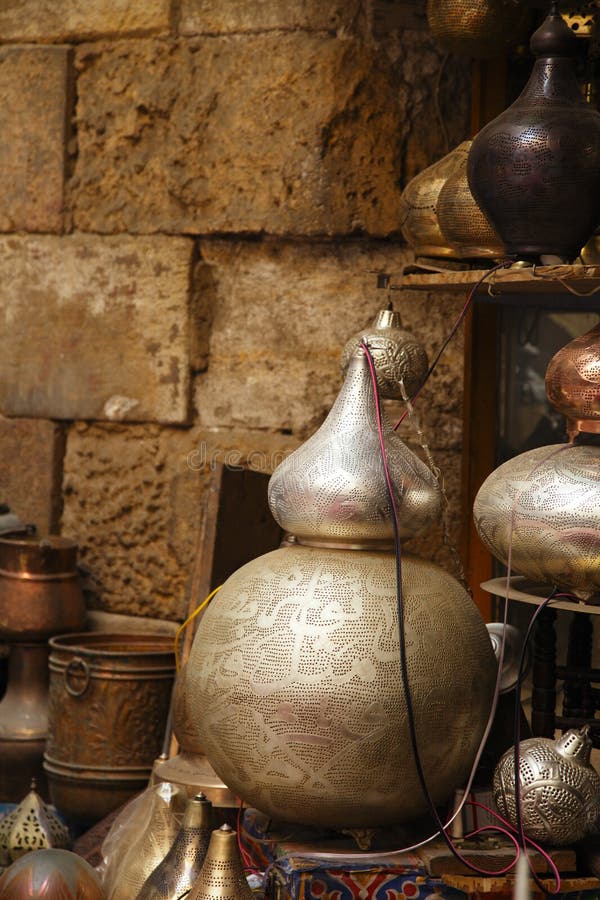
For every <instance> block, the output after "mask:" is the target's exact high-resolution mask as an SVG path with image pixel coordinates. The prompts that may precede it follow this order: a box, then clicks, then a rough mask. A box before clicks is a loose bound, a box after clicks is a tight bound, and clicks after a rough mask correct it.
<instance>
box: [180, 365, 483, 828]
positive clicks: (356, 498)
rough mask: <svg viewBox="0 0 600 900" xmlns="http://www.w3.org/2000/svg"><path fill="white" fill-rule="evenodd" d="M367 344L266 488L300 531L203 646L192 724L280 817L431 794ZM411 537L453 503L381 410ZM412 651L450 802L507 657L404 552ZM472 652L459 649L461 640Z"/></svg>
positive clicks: (217, 760) (194, 679) (392, 810)
mask: <svg viewBox="0 0 600 900" xmlns="http://www.w3.org/2000/svg"><path fill="white" fill-rule="evenodd" d="M375 416H376V413H375V393H374V390H373V384H372V381H371V378H370V374H369V368H368V365H367V360H366V358H365V355H364V352H361V353H360V354H358V353H357V354H356V355H353V356H352V357H351V359H350V362H349V365H348V369H347V374H346V379H345V382H344V385H343V386H342V389H341V391H340V393H339V395H338V398H337V400H336V401H335V403H334V405H333V407H332V410H331V412H330V413H329V416H328V417H327V418H326V420H325V422H324V423H323V425H322V426H321V427H320V428H319V430H318V431H317V432H316V433H315V434H314V435H313V436H312V437H311V438H310V439H309V440H308V441H307V442H306V443H305V444H304V445H302V446H301V447H300V448H299V449H298V450H296V451H295V452H294V453H292V454H291V455H290V456H289V457H287V459H286V460H285V461H284V462H283V463H282V464H281V465H280V466H279V467H278V468H277V469H276V470H275V472H274V474H273V476H272V479H271V482H270V486H269V503H270V507H271V511H272V513H273V515H274V516H275V518H276V520H277V521H278V522H279V524H280V525H281V526H282V528H284V529H285V530H286V531H288V532H291V533H292V534H293V535H295V538H296V542H295V544H293V545H291V546H287V547H282V548H281V549H279V550H275V551H273V552H271V553H268V554H266V555H264V556H261V557H259V558H258V559H255V560H253V561H252V562H250V563H248V564H247V565H245V566H243V567H242V568H241V569H239V570H238V571H237V572H235V573H234V574H233V575H232V576H231V577H230V578H229V579H228V580H227V581H226V582H225V584H224V586H223V587H222V588H221V590H220V591H219V593H218V594H217V596H216V597H215V599H214V600H213V601H212V603H211V605H210V606H209V607H208V609H207V611H206V613H205V614H204V617H203V619H202V622H201V625H200V628H199V629H198V632H197V634H196V637H195V640H194V644H193V647H192V651H191V654H190V658H189V662H188V667H187V678H188V679H189V695H190V698H191V703H190V708H191V711H192V715H191V717H190V718H191V724H192V725H193V727H194V728H195V729H196V731H197V733H198V735H199V736H200V740H201V742H202V745H203V746H204V748H205V752H206V754H207V756H208V758H209V760H210V762H211V764H212V765H213V766H214V768H215V770H216V771H217V773H218V774H219V776H220V777H221V778H222V779H223V781H224V782H225V783H226V784H228V785H229V787H230V788H231V789H232V790H233V791H234V792H235V793H237V794H238V795H239V796H240V797H242V798H243V800H244V801H245V802H246V803H248V804H250V805H252V806H255V807H257V808H258V809H259V810H261V811H263V812H265V813H267V814H268V815H270V816H271V817H273V818H275V819H280V820H281V819H283V820H286V821H294V822H302V823H307V824H317V825H321V826H326V827H332V828H363V827H377V826H383V825H386V824H389V823H399V822H403V821H408V820H410V819H413V818H415V817H418V816H419V815H420V814H422V813H423V812H424V811H425V810H426V809H427V804H426V801H425V797H424V795H423V793H422V789H421V785H420V782H419V778H418V773H417V770H416V766H415V762H414V759H413V758H412V756H411V753H410V751H409V750H408V749H407V748H408V747H409V740H410V736H409V730H410V729H409V723H408V721H407V712H406V702H405V693H404V691H403V685H402V675H401V666H400V659H399V635H398V606H397V583H396V557H395V553H394V551H393V547H394V538H393V520H392V511H391V506H390V499H389V496H390V495H389V494H388V493H387V492H386V482H385V474H384V469H383V463H382V456H381V446H380V443H379V437H378V434H377V426H376V418H375ZM383 440H384V442H385V446H386V451H387V457H388V465H389V469H390V477H391V481H392V488H393V496H394V497H395V501H396V505H397V508H398V511H399V519H400V523H399V524H400V532H401V534H402V536H403V537H409V536H412V535H414V534H416V533H422V532H424V531H427V529H428V528H429V527H430V526H431V524H432V523H433V522H434V521H435V520H436V519H437V517H438V515H439V510H440V490H439V486H438V484H437V481H436V479H435V478H434V476H433V475H432V473H431V472H430V471H429V469H428V468H427V467H426V466H425V465H424V463H422V462H421V460H420V459H418V458H417V457H416V456H415V455H414V454H413V453H412V452H411V451H410V450H409V449H408V448H407V447H406V446H405V445H404V444H403V443H402V441H401V440H400V438H399V437H398V435H397V434H396V433H395V432H394V431H393V430H392V428H391V426H390V425H389V423H387V421H384V423H383ZM402 589H403V598H404V626H405V634H406V647H407V648H409V649H408V654H407V667H408V673H409V679H410V689H411V694H412V705H413V709H414V714H415V720H416V729H417V733H418V736H419V738H420V744H421V747H420V751H421V754H420V755H421V757H422V759H421V762H422V764H423V768H424V771H425V774H426V777H427V783H428V787H429V790H430V792H431V794H432V796H433V798H434V801H435V802H436V803H443V802H445V801H446V800H447V799H448V798H449V797H450V796H451V795H452V793H453V791H454V789H455V788H456V786H457V785H459V784H461V783H462V781H463V779H465V778H466V776H467V774H468V772H469V770H470V768H471V765H472V762H473V758H474V755H475V751H476V749H477V746H478V744H479V741H480V739H481V735H482V733H483V729H484V726H485V722H486V720H487V716H488V714H489V705H490V701H491V695H492V690H493V682H494V678H495V671H496V663H495V658H494V654H493V650H492V647H491V644H490V640H489V637H488V633H487V631H486V629H485V626H484V624H483V622H482V620H481V618H480V616H479V613H478V611H477V610H476V608H475V606H474V604H473V603H472V601H471V599H470V598H469V596H468V595H467V593H466V591H465V590H464V589H463V588H462V587H461V585H460V584H459V583H458V582H457V581H455V580H454V579H453V578H452V577H451V576H449V575H448V574H447V573H446V572H444V571H443V570H442V569H441V568H439V567H438V566H437V565H435V564H433V563H431V562H426V561H425V560H421V559H419V558H417V557H415V556H409V555H408V554H403V556H402ZM458 647H460V651H459V652H457V648H458Z"/></svg>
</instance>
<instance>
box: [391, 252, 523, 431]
mask: <svg viewBox="0 0 600 900" xmlns="http://www.w3.org/2000/svg"><path fill="white" fill-rule="evenodd" d="M509 266H512V260H508V261H506V262H501V263H498V265H496V266H492V268H491V269H488V270H487V272H485V273H484V274H483V275H482V277H481V278H480V279H479V281H477V282H476V283H475V284H474V285H473V287H472V288H471V290H470V291H469V294H468V296H467V301H466V303H465V305H464V306H463V308H462V309H461V311H460V312H459V314H458V316H457V318H456V320H455V322H454V325H453V326H452V328H451V329H450V334H449V335H448V337H447V338H446V340H445V341H444V343H443V344H442V346H441V347H440V349H439V351H438V353H437V356H436V357H435V359H434V361H433V362H432V363H431V365H430V366H429V368H428V370H427V374H426V375H425V378H424V379H423V383H422V384H421V387H420V388H419V390H418V391H417V392H416V394H414V396H413V397H411V398H410V399H411V403H415V402H416V401H417V399H418V397H419V395H420V393H421V391H422V390H423V388H424V387H425V385H426V384H427V382H428V381H429V377H430V376H431V375H432V374H433V372H434V370H435V369H436V367H437V364H438V363H439V361H440V359H441V357H442V354H443V353H444V351H445V349H446V347H447V346H448V344H449V343H450V341H451V340H452V338H453V337H454V335H455V334H456V332H457V331H458V329H459V327H460V325H461V323H462V321H463V319H464V317H465V316H466V314H467V312H468V311H469V307H470V306H471V303H472V301H473V297H474V296H475V292H476V291H477V289H478V288H479V287H481V285H482V284H483V282H484V281H485V280H486V279H487V278H489V277H490V275H493V274H494V272H497V271H498V269H507V268H508V267H509ZM407 415H408V410H405V411H404V412H403V413H402V415H401V416H400V418H399V419H398V421H397V422H396V424H395V425H394V431H396V430H397V429H398V427H399V426H400V424H401V423H402V422H403V421H404V419H405V418H406V416H407Z"/></svg>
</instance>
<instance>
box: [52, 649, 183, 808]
mask: <svg viewBox="0 0 600 900" xmlns="http://www.w3.org/2000/svg"><path fill="white" fill-rule="evenodd" d="M49 666H50V698H49V710H48V741H47V744H46V753H45V754H44V769H45V771H46V775H47V777H48V784H49V788H50V797H51V799H52V802H53V803H54V805H55V806H56V807H57V808H58V809H59V810H60V811H61V812H63V813H64V814H65V815H66V816H68V817H69V818H70V819H72V820H73V821H76V822H79V823H82V824H86V825H87V824H91V823H93V822H96V821H98V820H99V819H102V818H103V817H104V816H105V815H107V814H108V813H109V812H111V811H112V810H114V809H116V808H117V807H118V806H120V805H121V804H122V803H124V802H125V801H126V800H128V799H129V798H130V797H131V796H133V795H134V794H135V793H137V792H138V791H140V790H142V789H143V788H144V787H145V786H146V785H147V783H148V779H149V777H150V774H151V771H152V764H153V762H154V759H155V758H156V757H157V756H158V755H159V753H160V750H161V745H162V742H163V737H164V732H165V727H166V721H167V716H168V711H169V703H170V698H171V689H172V685H173V677H174V672H175V661H174V652H173V639H172V638H171V637H170V636H167V635H165V636H163V635H146V634H144V635H141V634H105V633H102V632H98V633H89V634H70V635H63V636H60V637H55V638H52V639H51V640H50V660H49Z"/></svg>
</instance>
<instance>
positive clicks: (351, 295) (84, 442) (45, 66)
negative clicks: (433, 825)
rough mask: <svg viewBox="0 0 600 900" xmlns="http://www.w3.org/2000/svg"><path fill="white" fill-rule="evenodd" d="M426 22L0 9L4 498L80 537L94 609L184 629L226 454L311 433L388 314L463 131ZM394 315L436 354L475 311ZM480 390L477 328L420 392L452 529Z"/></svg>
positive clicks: (255, 462) (385, 5) (128, 8)
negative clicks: (439, 175) (474, 341)
mask: <svg viewBox="0 0 600 900" xmlns="http://www.w3.org/2000/svg"><path fill="white" fill-rule="evenodd" d="M424 6H425V4H424V0H347V2H341V0H320V2H313V0H302V2H300V0H228V2H226V3H223V2H222V0H145V2H144V3H141V2H139V0H110V2H108V0H95V2H94V3H88V2H83V0H63V2H61V3H60V4H57V3H55V2H53V0H24V2H22V3H20V4H16V5H15V4H3V5H1V8H0V36H1V37H0V40H1V41H2V45H1V46H0V87H1V88H2V92H3V97H4V99H5V102H4V103H3V104H2V108H1V109H0V125H1V126H2V133H3V135H4V140H3V141H2V146H1V147H0V163H1V164H0V328H1V331H2V336H3V342H2V346H3V353H2V354H1V355H0V460H1V461H2V462H0V500H6V501H7V502H9V503H11V504H12V506H13V508H14V510H15V511H16V512H17V513H18V514H20V515H21V517H22V518H24V519H26V520H28V521H34V522H36V523H37V524H38V526H39V527H40V530H41V531H42V532H44V531H62V533H64V534H68V535H70V536H72V537H74V538H75V539H77V540H78V542H79V543H80V547H81V560H82V563H83V565H84V566H85V568H86V569H87V570H88V572H89V580H90V584H91V585H92V587H93V600H92V602H93V603H94V605H96V606H97V607H99V608H102V609H106V610H109V611H113V612H128V613H134V614H143V615H153V616H158V617H163V618H169V619H178V618H181V617H182V615H183V613H184V609H185V602H186V585H187V583H188V578H189V573H190V569H191V564H192V559H193V553H194V547H195V543H196V539H197V535H198V529H199V521H200V513H201V505H202V498H203V495H204V492H205V490H206V485H207V480H208V474H209V471H210V466H211V462H213V461H218V462H228V461H229V462H234V463H235V464H247V465H250V466H252V467H254V468H259V469H262V470H264V471H270V470H271V469H272V468H273V466H274V465H275V464H276V463H277V461H278V460H280V459H281V458H282V456H283V455H284V454H285V453H288V452H289V451H290V450H292V449H293V448H294V447H296V446H297V445H298V443H299V442H300V441H301V440H302V439H304V438H305V437H306V436H308V435H309V434H310V433H312V431H314V429H315V428H316V427H317V426H318V425H319V423H320V422H321V421H322V419H323V417H324V415H325V413H326V411H327V409H328V407H329V405H330V404H331V401H332V399H333V398H334V396H335V394H336V391H337V389H338V387H339V384H340V376H339V371H338V357H339V352H340V349H341V346H342V345H343V344H344V342H345V341H346V340H347V338H348V337H349V336H350V335H351V334H352V333H353V332H355V331H356V330H358V329H359V328H361V327H362V326H364V325H365V324H367V323H368V322H369V320H370V319H371V318H372V317H373V315H374V313H375V312H376V311H377V310H378V309H379V308H380V307H381V306H382V305H385V303H386V302H387V296H386V295H385V292H383V291H381V290H377V288H376V273H377V272H381V271H385V272H391V273H396V274H398V273H399V272H400V270H401V268H402V266H403V264H404V263H405V262H407V261H408V260H409V259H410V254H409V253H408V251H407V249H406V247H405V246H404V245H403V243H402V239H401V236H400V228H399V224H400V223H399V215H398V201H399V197H400V193H401V191H402V188H403V186H404V184H405V183H406V181H407V180H408V179H409V178H410V177H412V175H414V174H415V173H416V172H417V171H419V170H420V169H422V168H423V167H424V166H426V165H428V164H429V163H431V162H433V161H434V160H435V159H437V158H439V157H440V156H442V155H443V154H444V153H445V152H446V150H447V142H449V144H450V146H454V145H455V144H457V143H458V142H459V141H460V140H462V139H463V138H464V137H465V136H466V134H467V130H468V109H469V91H468V87H469V70H468V65H467V64H465V63H463V62H459V61H456V60H453V59H443V57H442V54H441V52H440V51H439V50H438V49H437V48H436V47H435V45H434V44H433V42H432V39H431V37H430V35H429V32H428V30H427V26H426V19H425V14H424ZM440 118H441V119H443V122H444V127H441V126H440ZM393 300H394V302H395V305H396V308H398V309H399V310H400V311H401V313H402V316H403V320H404V323H405V325H406V326H407V327H409V328H410V329H411V330H413V331H414V333H415V334H417V335H419V336H420V337H421V339H422V340H423V341H424V343H425V345H426V347H427V349H428V352H429V354H430V355H433V354H434V353H435V351H436V349H437V348H438V347H439V345H440V343H441V341H442V340H443V337H444V336H445V334H446V333H447V331H448V329H449V327H450V325H451V323H452V321H453V319H454V317H455V315H456V313H457V311H458V309H459V307H460V305H461V303H462V300H457V299H456V298H449V297H447V296H426V295H422V294H410V293H400V292H398V293H395V292H394V294H393ZM461 393H462V345H461V341H460V338H458V339H457V340H456V342H455V343H454V344H453V345H452V346H451V348H450V350H449V351H448V353H447V354H446V356H445V358H444V360H443V363H442V364H441V365H440V367H439V370H438V372H437V373H436V375H435V377H434V378H433V379H432V380H431V383H430V385H429V386H428V387H427V390H426V391H425V393H424V394H423V396H422V400H421V401H420V414H421V416H422V419H423V423H424V425H425V429H426V431H427V434H428V437H429V442H430V445H431V447H432V449H433V451H434V453H435V455H436V457H437V460H438V462H439V463H440V465H441V466H442V467H443V469H444V471H445V475H446V485H447V489H448V492H449V495H450V500H451V517H452V527H453V530H454V534H455V536H456V535H457V531H458V528H459V524H460V523H459V517H458V498H459V493H460V443H461ZM395 412H396V410H395V409H392V410H391V415H394V414H395ZM403 427H405V426H403ZM405 430H406V433H407V437H408V439H409V440H410V439H412V437H414V435H413V434H412V433H411V431H410V428H408V429H405ZM417 549H419V550H420V551H422V552H424V553H426V554H427V555H429V556H433V557H435V558H437V559H439V560H440V561H442V562H443V563H444V564H449V559H448V556H447V552H446V551H445V550H444V548H443V547H442V545H441V539H440V535H439V534H437V535H435V536H434V540H432V539H431V537H428V539H427V540H425V541H421V543H420V545H417Z"/></svg>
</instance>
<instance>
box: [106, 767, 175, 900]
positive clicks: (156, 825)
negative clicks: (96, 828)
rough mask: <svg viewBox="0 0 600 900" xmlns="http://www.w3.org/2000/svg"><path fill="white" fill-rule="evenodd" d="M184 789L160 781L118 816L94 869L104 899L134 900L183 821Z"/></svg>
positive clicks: (159, 861) (166, 850) (136, 798)
mask: <svg viewBox="0 0 600 900" xmlns="http://www.w3.org/2000/svg"><path fill="white" fill-rule="evenodd" d="M186 803H187V794H186V791H185V790H184V789H183V788H181V787H179V786H178V785H174V784H170V783H169V782H162V783H161V784H158V785H152V786H150V787H148V788H146V790H145V791H144V792H143V793H141V794H139V796H137V797H134V799H133V800H132V801H131V802H130V803H128V804H127V806H126V807H125V809H123V811H122V812H121V813H120V814H119V815H118V816H117V818H116V819H115V821H114V822H113V824H112V827H111V829H110V831H109V832H108V834H107V835H106V838H105V839H104V843H103V844H102V862H101V863H100V865H99V866H98V867H97V869H96V871H97V872H98V874H99V875H100V878H101V879H102V885H103V887H104V891H105V894H106V897H107V900H135V898H136V897H137V895H138V893H139V890H140V888H141V887H142V885H143V883H144V882H145V880H146V878H147V877H148V876H149V875H150V874H151V873H152V872H153V871H154V869H155V868H156V867H157V866H158V865H159V863H161V862H162V860H163V859H164V858H165V856H166V855H167V853H168V851H169V850H170V848H171V845H172V843H173V841H174V840H175V838H176V836H177V832H178V831H179V829H180V828H181V824H182V822H183V814H184V812H185V807H186Z"/></svg>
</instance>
